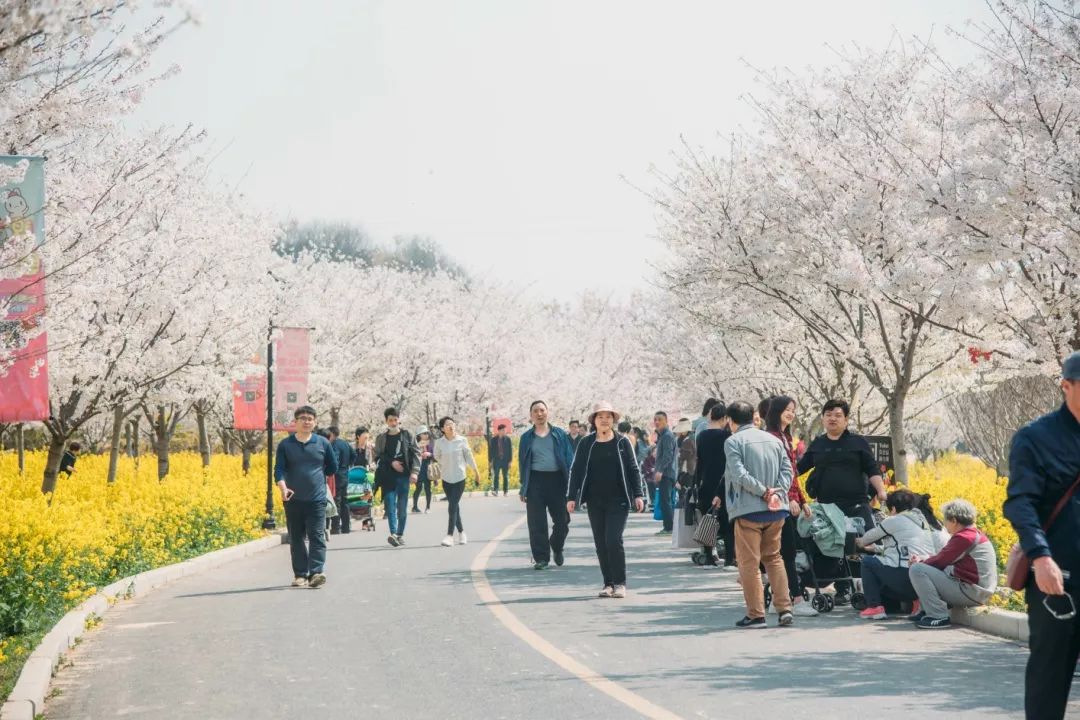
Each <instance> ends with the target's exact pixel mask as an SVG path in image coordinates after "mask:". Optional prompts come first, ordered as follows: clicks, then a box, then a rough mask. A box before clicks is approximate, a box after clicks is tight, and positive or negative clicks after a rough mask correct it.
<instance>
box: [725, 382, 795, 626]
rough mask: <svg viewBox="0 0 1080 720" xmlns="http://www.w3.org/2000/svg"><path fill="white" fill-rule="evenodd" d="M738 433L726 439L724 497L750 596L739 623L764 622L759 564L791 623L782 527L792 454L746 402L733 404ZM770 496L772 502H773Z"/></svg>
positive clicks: (782, 620)
mask: <svg viewBox="0 0 1080 720" xmlns="http://www.w3.org/2000/svg"><path fill="white" fill-rule="evenodd" d="M728 418H730V420H731V426H732V430H733V433H732V435H731V437H730V438H728V439H727V442H726V443H724V456H725V457H726V459H727V466H726V469H725V471H724V480H725V482H726V484H727V488H726V490H725V498H724V502H725V503H726V504H727V509H728V517H729V518H731V521H732V522H733V523H735V557H736V558H737V562H738V566H739V581H740V582H741V583H742V590H743V598H744V599H745V600H746V616H745V617H744V618H743V619H742V620H740V621H738V622H737V623H735V625H736V627H740V628H764V627H765V589H764V588H763V587H762V585H761V573H760V571H759V570H758V567H759V566H760V565H762V564H764V565H765V571H766V572H767V573H768V575H769V584H770V585H772V587H773V588H775V590H776V592H774V593H773V602H774V603H775V604H776V611H777V613H779V623H780V625H791V624H792V622H793V621H794V619H795V618H794V617H793V616H792V614H791V598H790V597H789V595H788V592H787V587H788V582H787V573H786V572H785V570H784V561H783V559H782V558H781V557H780V533H781V531H782V530H783V527H784V520H786V519H787V516H788V511H787V492H788V489H789V488H790V487H791V477H792V469H791V460H790V459H789V458H788V454H787V451H786V450H784V446H783V445H782V444H781V443H780V441H779V440H778V439H776V438H775V437H774V436H772V435H770V434H769V433H767V432H765V431H764V430H759V429H758V428H756V427H754V407H753V406H752V405H751V404H750V403H747V402H741V401H740V402H736V403H733V404H731V405H729V406H728ZM770 500H772V502H771V503H770Z"/></svg>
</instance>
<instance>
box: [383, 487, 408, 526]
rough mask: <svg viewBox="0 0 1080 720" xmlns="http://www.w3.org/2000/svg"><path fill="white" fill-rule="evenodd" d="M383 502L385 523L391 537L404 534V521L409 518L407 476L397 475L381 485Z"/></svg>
mask: <svg viewBox="0 0 1080 720" xmlns="http://www.w3.org/2000/svg"><path fill="white" fill-rule="evenodd" d="M382 493H383V502H384V503H385V506H386V522H387V524H389V525H390V534H391V535H404V534H405V521H406V520H407V519H408V518H409V476H408V475H398V476H397V477H395V478H392V479H391V480H390V482H389V483H388V484H386V485H383V491H382Z"/></svg>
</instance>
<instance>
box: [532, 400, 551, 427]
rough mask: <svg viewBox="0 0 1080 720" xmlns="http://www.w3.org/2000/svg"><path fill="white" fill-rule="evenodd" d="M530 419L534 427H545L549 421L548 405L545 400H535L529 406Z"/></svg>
mask: <svg viewBox="0 0 1080 720" xmlns="http://www.w3.org/2000/svg"><path fill="white" fill-rule="evenodd" d="M529 419H530V420H532V424H533V426H534V427H543V426H544V425H547V421H548V406H547V403H546V402H544V401H543V400H533V401H532V405H530V406H529Z"/></svg>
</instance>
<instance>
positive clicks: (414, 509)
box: [412, 507, 420, 513]
mask: <svg viewBox="0 0 1080 720" xmlns="http://www.w3.org/2000/svg"><path fill="white" fill-rule="evenodd" d="M412 511H413V512H414V513H419V512H420V508H418V507H414V508H413V509H412Z"/></svg>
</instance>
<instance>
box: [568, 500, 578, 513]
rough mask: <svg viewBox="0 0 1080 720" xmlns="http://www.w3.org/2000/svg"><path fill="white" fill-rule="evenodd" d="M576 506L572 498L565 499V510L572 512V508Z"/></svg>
mask: <svg viewBox="0 0 1080 720" xmlns="http://www.w3.org/2000/svg"><path fill="white" fill-rule="evenodd" d="M576 507H577V503H576V502H574V501H573V500H567V501H566V512H568V513H572V512H574V508H576Z"/></svg>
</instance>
